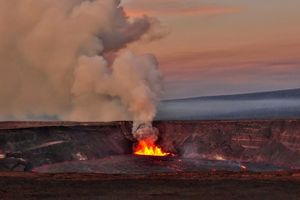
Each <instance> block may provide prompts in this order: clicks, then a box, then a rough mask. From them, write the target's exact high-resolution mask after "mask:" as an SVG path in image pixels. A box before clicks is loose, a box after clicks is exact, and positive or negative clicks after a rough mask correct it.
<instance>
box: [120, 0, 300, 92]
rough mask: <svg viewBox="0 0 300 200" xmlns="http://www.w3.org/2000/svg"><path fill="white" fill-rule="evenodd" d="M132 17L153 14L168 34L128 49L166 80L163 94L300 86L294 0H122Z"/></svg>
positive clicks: (299, 36) (299, 34)
mask: <svg viewBox="0 0 300 200" xmlns="http://www.w3.org/2000/svg"><path fill="white" fill-rule="evenodd" d="M123 5H124V6H125V8H126V11H127V12H128V13H129V14H130V15H137V16H138V15H143V14H147V15H150V16H155V17H157V18H158V19H159V20H160V21H161V22H162V23H163V24H164V25H165V26H166V27H167V29H168V30H169V34H168V35H167V36H166V37H165V38H163V39H161V40H159V41H155V42H152V43H144V44H133V45H131V46H130V48H131V49H133V50H134V51H136V52H138V53H147V52H151V53H153V54H155V55H156V56H157V57H158V59H159V62H160V66H161V69H162V70H163V72H164V75H165V90H166V92H165V97H164V98H181V97H189V96H207V95H219V94H232V93H246V92H256V91H266V90H278V89H288V88H300V20H299V19H300V13H299V8H300V1H299V0H285V1H282V0H265V1H261V0H251V1H245V0H226V1H221V0H184V1H183V0H155V1H150V0H123Z"/></svg>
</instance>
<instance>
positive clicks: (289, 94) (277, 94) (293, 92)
mask: <svg viewBox="0 0 300 200" xmlns="http://www.w3.org/2000/svg"><path fill="white" fill-rule="evenodd" d="M274 98H276V99H300V88H297V89H287V90H275V91H266V92H256V93H245V94H230V95H217V96H202V97H188V98H181V99H167V100H163V102H172V101H176V102H179V101H190V100H191V101H194V100H203V101H205V100H259V99H264V100H267V99H274Z"/></svg>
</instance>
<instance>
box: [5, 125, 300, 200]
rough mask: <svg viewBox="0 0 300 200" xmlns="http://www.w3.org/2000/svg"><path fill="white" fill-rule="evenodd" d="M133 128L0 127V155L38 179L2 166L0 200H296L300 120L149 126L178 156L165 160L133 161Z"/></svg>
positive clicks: (299, 187)
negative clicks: (18, 161)
mask: <svg viewBox="0 0 300 200" xmlns="http://www.w3.org/2000/svg"><path fill="white" fill-rule="evenodd" d="M131 126H132V124H131V123H129V122H114V123H76V122H2V123H0V149H2V151H4V152H13V153H15V152H16V155H17V156H20V157H21V158H22V159H24V160H26V161H28V162H30V163H31V164H32V167H33V170H34V171H40V172H43V173H44V174H40V173H20V172H4V171H7V169H8V168H4V170H1V165H0V200H2V199H72V200H73V199H172V200H174V199H204V200H205V199H222V200H223V199H225V200H227V199H238V200H245V199H251V200H254V199H275V200H276V199H299V200H300V171H297V170H298V169H300V120H238V121H163V122H154V126H155V127H157V128H158V129H159V131H160V139H159V141H158V143H159V145H160V146H161V147H162V148H163V149H164V150H166V151H170V152H173V153H174V154H175V155H176V157H174V158H168V159H166V160H165V159H163V160H160V159H159V160H157V159H154V160H153V159H148V158H140V157H134V156H132V144H133V143H132V142H131V141H129V140H127V139H126V137H125V135H126V134H130V132H131ZM2 162H4V164H5V161H4V160H2ZM243 166H246V171H245V169H244V167H243ZM18 170H22V166H21V167H20V169H19V168H18ZM223 170H229V171H231V172H226V171H223ZM1 171H2V172H1ZM251 171H252V172H251ZM253 171H256V173H254V172H253ZM266 171H272V172H266ZM49 172H52V173H51V174H49ZM58 172H62V173H58ZM65 172H82V173H65ZM89 172H91V173H89ZM92 172H97V173H92Z"/></svg>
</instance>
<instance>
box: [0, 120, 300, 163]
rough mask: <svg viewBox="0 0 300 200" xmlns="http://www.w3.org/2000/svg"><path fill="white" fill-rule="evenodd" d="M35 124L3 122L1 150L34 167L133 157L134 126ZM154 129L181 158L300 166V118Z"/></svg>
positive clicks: (162, 142) (184, 123)
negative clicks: (18, 155) (128, 136)
mask: <svg viewBox="0 0 300 200" xmlns="http://www.w3.org/2000/svg"><path fill="white" fill-rule="evenodd" d="M32 123H33V124H32V126H33V127H31V128H30V124H31V122H25V123H22V122H20V123H17V122H16V123H13V122H5V123H0V149H3V150H4V151H6V152H21V153H22V157H23V158H25V159H27V160H30V161H31V163H32V164H33V166H34V167H39V166H42V165H49V164H50V165H51V164H55V163H65V162H75V163H76V162H77V161H85V160H88V161H90V160H97V161H95V162H98V161H99V160H101V159H108V158H107V157H108V156H114V155H115V156H117V155H125V154H131V153H132V142H131V141H129V140H127V139H126V138H125V136H124V135H125V134H128V133H130V131H131V125H132V123H130V122H114V123H76V122H56V123H57V125H56V123H55V122H49V123H47V122H32ZM154 126H155V127H157V128H158V129H159V131H160V139H159V141H158V143H159V145H161V146H162V147H163V148H164V149H165V150H166V151H171V152H174V153H176V155H177V156H178V157H180V158H181V159H193V160H199V162H201V160H220V161H222V160H229V161H230V160H231V161H234V162H247V163H262V164H270V165H280V166H282V167H283V168H285V167H292V168H300V120H242V121H159V122H154ZM88 161H86V162H88ZM249 166H250V165H249Z"/></svg>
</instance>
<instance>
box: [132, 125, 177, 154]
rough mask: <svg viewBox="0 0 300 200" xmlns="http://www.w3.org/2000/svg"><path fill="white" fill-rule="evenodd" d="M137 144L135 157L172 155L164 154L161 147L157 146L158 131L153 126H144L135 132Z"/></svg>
mask: <svg viewBox="0 0 300 200" xmlns="http://www.w3.org/2000/svg"><path fill="white" fill-rule="evenodd" d="M133 135H134V137H135V138H136V139H137V141H138V142H137V144H136V145H135V147H134V154H135V155H143V156H169V155H171V153H167V152H164V151H163V150H162V148H161V147H159V146H158V145H156V141H157V139H158V135H159V132H158V129H156V128H154V127H152V125H151V124H142V125H140V126H138V127H137V128H136V129H135V130H134V131H133Z"/></svg>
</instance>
